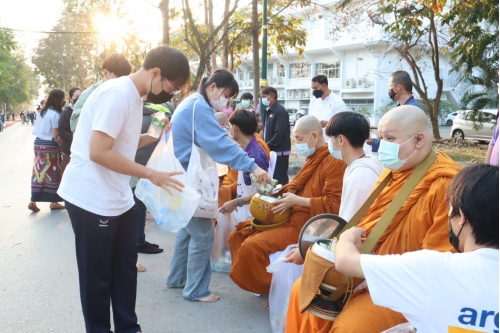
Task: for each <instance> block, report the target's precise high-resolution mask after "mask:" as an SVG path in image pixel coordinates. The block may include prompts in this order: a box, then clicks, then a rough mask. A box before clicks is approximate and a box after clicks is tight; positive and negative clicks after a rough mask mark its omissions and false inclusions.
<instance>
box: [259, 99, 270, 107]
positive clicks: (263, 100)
mask: <svg viewBox="0 0 500 333" xmlns="http://www.w3.org/2000/svg"><path fill="white" fill-rule="evenodd" d="M261 99H262V104H264V106H269V103H270V102H269V100H268V99H267V98H261Z"/></svg>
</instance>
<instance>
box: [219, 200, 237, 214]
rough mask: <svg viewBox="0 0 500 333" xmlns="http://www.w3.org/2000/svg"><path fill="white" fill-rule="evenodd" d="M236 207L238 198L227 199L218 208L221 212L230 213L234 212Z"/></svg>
mask: <svg viewBox="0 0 500 333" xmlns="http://www.w3.org/2000/svg"><path fill="white" fill-rule="evenodd" d="M236 207H238V199H234V200H229V201H226V203H225V204H223V205H222V207H221V208H219V212H221V213H222V214H227V213H232V212H234V210H235V209H236Z"/></svg>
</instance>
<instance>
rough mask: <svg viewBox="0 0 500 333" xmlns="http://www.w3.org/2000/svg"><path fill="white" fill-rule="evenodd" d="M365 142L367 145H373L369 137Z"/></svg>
mask: <svg viewBox="0 0 500 333" xmlns="http://www.w3.org/2000/svg"><path fill="white" fill-rule="evenodd" d="M365 142H366V144H367V145H369V146H371V145H372V143H373V138H372V137H370V138H369V139H366V140H365Z"/></svg>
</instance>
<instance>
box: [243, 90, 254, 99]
mask: <svg viewBox="0 0 500 333" xmlns="http://www.w3.org/2000/svg"><path fill="white" fill-rule="evenodd" d="M241 99H249V100H252V101H253V95H252V94H251V93H249V92H244V93H243V94H242V95H241Z"/></svg>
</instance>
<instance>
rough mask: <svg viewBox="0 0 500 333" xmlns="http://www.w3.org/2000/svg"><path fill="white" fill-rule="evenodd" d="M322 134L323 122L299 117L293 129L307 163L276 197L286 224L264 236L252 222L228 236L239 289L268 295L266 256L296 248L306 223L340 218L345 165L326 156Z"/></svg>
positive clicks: (277, 211) (268, 231)
mask: <svg viewBox="0 0 500 333" xmlns="http://www.w3.org/2000/svg"><path fill="white" fill-rule="evenodd" d="M322 133H323V129H322V127H321V123H320V122H319V120H318V119H317V118H316V117H314V116H304V117H302V118H300V120H299V121H298V122H297V124H296V126H295V128H294V136H295V139H296V140H297V144H301V143H302V144H304V143H305V144H306V146H307V149H306V150H307V153H308V157H307V161H306V163H305V164H304V166H303V167H302V169H301V170H300V171H299V173H298V174H297V175H296V176H295V178H294V179H293V180H292V181H291V182H290V183H289V184H287V185H285V186H284V187H283V188H282V189H281V190H280V191H279V192H278V193H277V194H275V195H276V196H278V195H282V196H283V199H281V200H278V201H277V202H276V207H275V208H274V209H273V212H274V213H281V212H283V211H286V210H287V209H288V208H291V217H290V220H289V221H288V222H286V223H285V224H283V225H281V226H279V227H277V228H275V229H271V230H266V231H263V232H259V231H257V230H251V228H250V225H251V224H250V223H251V220H247V221H244V222H241V223H239V224H238V225H236V230H235V231H233V232H232V233H231V234H230V235H229V247H230V249H231V258H232V265H231V271H230V273H229V277H230V278H231V279H232V280H233V281H234V282H235V283H236V284H237V285H238V286H239V287H240V288H242V289H244V290H247V291H250V292H254V293H258V294H269V289H270V287H271V278H272V274H270V273H267V272H266V267H267V266H268V265H269V255H270V254H271V253H275V252H278V251H283V250H284V249H285V248H286V247H287V246H288V245H290V244H293V243H296V242H297V240H298V237H299V233H300V230H301V229H302V226H303V225H304V224H305V223H306V222H307V221H308V220H309V219H310V218H312V217H314V216H316V215H318V214H321V213H325V212H328V213H333V214H338V212H339V206H340V197H341V194H342V179H343V176H344V171H345V168H346V165H345V163H344V162H343V161H341V160H337V159H335V158H333V157H332V156H331V155H330V153H329V152H328V148H327V146H326V145H325V141H324V139H323V134H322Z"/></svg>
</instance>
